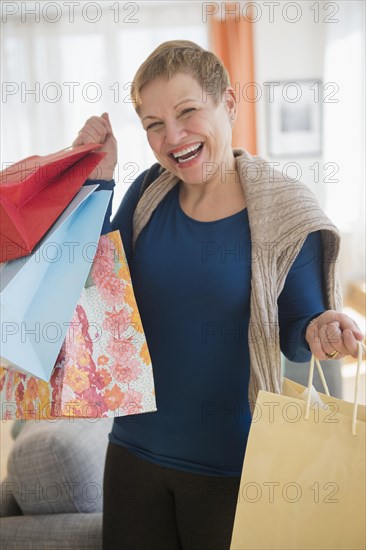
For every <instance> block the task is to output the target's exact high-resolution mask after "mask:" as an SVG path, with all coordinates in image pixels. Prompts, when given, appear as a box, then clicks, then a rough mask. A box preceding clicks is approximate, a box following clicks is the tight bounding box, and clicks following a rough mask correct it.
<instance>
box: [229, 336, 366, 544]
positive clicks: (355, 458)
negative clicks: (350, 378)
mask: <svg viewBox="0 0 366 550" xmlns="http://www.w3.org/2000/svg"><path fill="white" fill-rule="evenodd" d="M363 348H364V346H363V345H362V344H359V353H358V367H357V376H356V390H355V402H354V403H347V402H345V401H342V400H341V399H336V398H334V397H331V396H329V392H328V391H327V386H326V383H325V380H324V376H323V375H322V372H321V366H320V364H319V362H318V361H317V360H316V359H315V362H316V364H317V367H318V369H319V373H320V375H321V377H322V379H323V384H324V387H325V391H326V392H327V394H322V393H319V394H317V392H315V390H314V388H313V387H312V379H313V371H314V357H312V360H311V364H310V374H309V384H308V388H306V387H304V386H301V385H300V384H297V383H295V382H292V381H291V380H288V379H285V380H284V383H283V393H282V395H278V394H273V393H270V392H265V391H260V392H259V394H258V399H257V402H256V407H255V410H254V413H253V420H252V425H251V429H250V433H249V439H248V444H247V449H246V454H245V460H244V465H243V472H242V477H241V483H240V490H239V494H238V504H237V509H236V515H235V522H234V529H233V536H232V541H231V550H249V549H250V550H257V549H263V550H269V549H270V550H275V549H281V550H285V549H291V550H294V549H304V550H305V549H306V550H311V549H317V550H318V549H319V550H320V549H331V550H336V549H341V548H342V549H347V550H350V549H352V550H356V549H365V548H366V508H365V495H366V491H365V489H366V487H365V409H366V408H365V406H358V405H357V386H358V381H359V377H360V366H361V360H362V349H363ZM314 392H315V398H313V397H314Z"/></svg>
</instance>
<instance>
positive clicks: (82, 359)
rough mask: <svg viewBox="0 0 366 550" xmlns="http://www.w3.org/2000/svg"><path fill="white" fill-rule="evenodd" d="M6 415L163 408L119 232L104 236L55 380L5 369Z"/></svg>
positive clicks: (1, 388)
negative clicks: (158, 400)
mask: <svg viewBox="0 0 366 550" xmlns="http://www.w3.org/2000/svg"><path fill="white" fill-rule="evenodd" d="M0 395H1V399H2V420H11V419H15V418H18V419H23V420H26V419H36V420H42V419H50V418H57V417H79V418H102V417H114V416H125V415H130V414H139V413H144V412H152V411H156V403H155V392H154V379H153V371H152V366H151V359H150V355H149V351H148V347H147V343H146V339H145V336H144V332H143V328H142V323H141V318H140V315H139V312H138V308H137V304H136V301H135V297H134V293H133V289H132V284H131V278H130V273H129V269H128V264H127V260H126V257H125V254H124V251H123V246H122V241H121V237H120V234H119V232H118V231H113V232H111V233H109V234H108V235H104V236H102V237H101V238H100V240H99V244H98V249H97V253H96V255H95V258H94V262H93V265H92V268H91V270H90V273H89V276H88V279H87V281H86V283H85V285H84V288H83V290H82V293H81V296H80V298H79V301H78V304H77V307H76V310H75V314H74V316H73V319H72V321H71V323H70V327H69V330H68V332H67V335H66V339H65V342H64V344H63V346H62V348H61V351H60V354H59V357H58V359H57V362H56V365H55V368H54V369H53V372H52V376H51V380H50V382H44V381H42V380H38V379H36V378H34V377H31V376H26V375H25V374H22V373H17V372H14V371H13V372H12V371H9V370H7V369H5V368H3V369H0Z"/></svg>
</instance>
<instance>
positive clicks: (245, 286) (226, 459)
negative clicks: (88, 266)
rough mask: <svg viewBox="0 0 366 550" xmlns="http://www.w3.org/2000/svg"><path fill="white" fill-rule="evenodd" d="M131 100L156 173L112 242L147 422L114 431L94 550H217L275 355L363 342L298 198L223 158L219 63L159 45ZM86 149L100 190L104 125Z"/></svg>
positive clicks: (235, 155) (310, 202)
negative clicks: (130, 316)
mask: <svg viewBox="0 0 366 550" xmlns="http://www.w3.org/2000/svg"><path fill="white" fill-rule="evenodd" d="M132 101H133V105H134V107H135V110H136V113H137V115H138V116H139V118H140V121H141V124H142V126H143V129H144V131H145V132H146V135H147V140H148V143H149V145H150V147H151V149H152V151H153V152H154V155H155V157H156V159H157V161H158V163H159V166H157V165H154V167H153V169H152V170H149V171H145V172H143V173H142V174H141V175H140V176H139V177H138V178H137V179H136V180H135V182H134V183H133V184H132V185H131V187H130V188H129V189H128V191H127V193H126V195H125V197H124V199H123V201H122V204H121V205H120V207H119V210H118V213H117V215H116V217H115V218H114V220H113V222H112V228H113V229H119V230H120V232H121V235H122V239H123V243H124V247H125V251H126V255H127V259H128V262H129V266H130V271H131V278H132V283H133V288H134V292H135V296H136V300H137V304H138V307H139V311H140V315H141V319H142V323H143V327H144V331H145V335H146V338H147V343H148V347H149V351H150V355H151V359H152V364H153V369H154V379H155V390H156V402H157V409H158V410H157V412H153V413H147V414H140V415H132V416H128V417H120V418H116V419H115V420H114V424H113V429H112V431H111V434H110V438H109V439H110V441H109V447H108V452H107V458H106V466H105V479H104V523H103V544H104V550H134V549H136V550H155V549H156V550H175V549H181V550H182V549H183V550H206V549H210V550H227V549H228V548H229V547H230V539H231V532H232V528H233V521H234V513H235V506H236V500H237V494H238V489H239V483H240V475H241V469H242V464H243V458H244V453H245V447H246V441H247V437H248V432H249V428H250V421H251V413H252V412H253V406H254V403H255V399H256V395H257V392H258V390H259V389H265V390H268V391H272V392H280V391H281V368H280V351H282V352H283V353H284V354H285V355H286V356H287V357H288V358H289V359H290V360H292V361H300V362H302V361H308V360H309V359H310V355H311V352H313V353H314V354H315V355H316V356H317V357H318V358H319V359H322V360H323V359H326V358H335V357H337V358H342V357H344V356H345V355H347V354H350V355H353V356H355V355H356V353H357V340H360V339H362V334H361V332H360V330H359V329H358V327H357V326H356V324H355V323H354V321H353V320H352V319H350V318H349V317H347V316H346V315H344V314H342V313H340V307H341V303H340V293H339V285H338V282H337V276H336V271H335V270H336V265H337V255H338V250H339V233H338V231H337V229H336V228H335V227H334V225H333V224H332V222H331V221H330V220H329V219H328V218H327V217H326V216H325V214H324V213H323V212H322V210H321V209H320V207H319V205H318V203H317V201H316V200H315V198H314V197H313V195H312V194H311V192H310V191H309V189H307V187H305V186H304V185H302V184H301V183H299V182H289V181H288V179H286V181H285V180H284V179H283V178H282V177H281V174H280V173H276V172H275V173H274V174H273V173H270V171H269V165H268V164H267V163H266V161H265V160H263V159H261V158H260V157H252V156H251V155H249V154H248V153H247V152H246V151H245V150H243V149H232V146H231V141H232V127H233V125H234V123H235V119H236V107H237V105H236V101H235V96H234V92H233V89H232V88H231V86H230V82H229V78H228V74H227V71H226V69H225V67H224V66H223V65H222V63H221V62H220V60H219V59H218V58H217V57H216V56H215V55H214V54H213V53H211V52H208V51H206V50H204V49H202V48H201V47H200V46H198V45H196V44H194V43H192V42H188V41H173V42H165V43H163V44H161V45H160V46H159V47H158V48H157V49H156V50H155V51H154V52H152V54H151V55H150V56H149V57H148V58H147V59H146V61H145V62H144V63H143V64H142V65H141V67H140V68H139V69H138V71H137V73H136V75H135V78H134V81H133V86H132ZM92 141H94V142H99V143H102V144H103V148H102V150H104V151H105V152H106V153H107V155H106V157H105V159H104V161H103V164H102V165H100V167H99V169H98V174H94V177H95V178H98V179H101V180H106V181H105V183H104V185H105V186H108V185H109V186H110V187H111V188H112V187H113V185H114V183H113V179H112V178H113V167H114V166H115V164H116V162H117V156H116V140H115V137H114V135H113V132H112V128H111V123H110V121H109V118H108V115H107V114H103V115H102V116H101V117H92V118H91V119H89V120H88V121H87V122H86V124H85V125H84V127H83V128H82V129H81V130H80V132H79V134H78V137H77V139H76V140H75V142H74V143H75V145H78V144H81V143H88V142H92ZM154 178H155V179H154ZM147 179H149V180H151V179H154V181H153V183H152V185H150V186H149V187H147V189H146V190H145V191H144V193H143V194H142V186H144V187H145V186H146V181H147ZM108 181H109V182H110V183H108ZM330 334H331V335H332V337H331V338H329V335H330ZM268 452H269V453H270V449H268Z"/></svg>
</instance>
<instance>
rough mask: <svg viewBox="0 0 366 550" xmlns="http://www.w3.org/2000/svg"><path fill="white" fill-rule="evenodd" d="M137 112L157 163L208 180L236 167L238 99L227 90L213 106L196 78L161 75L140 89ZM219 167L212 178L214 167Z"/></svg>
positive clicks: (190, 179) (184, 176)
mask: <svg viewBox="0 0 366 550" xmlns="http://www.w3.org/2000/svg"><path fill="white" fill-rule="evenodd" d="M141 101H142V104H141V107H140V112H139V116H140V119H141V122H142V124H143V127H144V129H145V130H146V132H147V139H148V142H149V144H150V147H151V149H152V150H153V152H154V154H155V157H156V159H157V160H158V162H159V163H160V164H161V165H162V166H163V167H164V168H166V169H167V170H169V171H170V172H172V173H173V174H175V175H176V176H178V177H179V179H181V180H183V181H184V182H186V183H191V184H200V183H201V184H202V183H208V182H209V181H211V180H212V179H213V177H215V178H217V177H219V176H220V173H221V171H222V170H225V168H226V169H227V170H232V169H233V158H234V157H233V153H232V149H231V137H232V128H231V124H232V120H233V118H232V117H233V116H234V118H235V110H236V104H235V97H234V94H233V92H232V90H230V89H229V91H228V92H226V93H225V94H224V95H223V98H222V100H221V101H219V103H218V104H215V103H214V101H213V99H212V96H211V95H210V94H207V93H206V92H205V91H204V90H203V89H202V87H201V85H200V84H199V83H198V82H197V80H196V79H195V78H193V77H192V76H191V75H189V74H186V73H178V74H176V75H175V76H173V77H172V78H171V79H170V80H166V79H165V78H160V77H159V78H157V79H155V80H153V81H152V82H149V83H148V84H146V85H145V86H144V87H143V89H142V91H141ZM216 167H217V168H219V170H216V173H215V175H214V176H212V173H213V171H214V170H213V168H216Z"/></svg>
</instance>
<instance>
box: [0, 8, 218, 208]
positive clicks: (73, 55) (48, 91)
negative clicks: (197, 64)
mask: <svg viewBox="0 0 366 550" xmlns="http://www.w3.org/2000/svg"><path fill="white" fill-rule="evenodd" d="M8 4H9V5H10V4H12V5H14V6H16V7H17V8H18V10H17V12H16V13H14V14H10V13H9V14H8V15H6V17H3V22H2V48H1V57H2V59H1V62H2V81H3V85H2V124H1V142H2V166H3V167H4V166H6V164H7V163H12V162H15V161H16V160H20V159H21V158H24V157H26V156H29V155H34V154H47V153H51V152H53V151H57V150H58V149H62V148H64V147H68V146H69V145H70V144H71V143H72V141H73V140H74V138H75V137H76V134H77V132H78V130H79V129H80V127H81V126H82V125H83V123H84V121H85V120H86V119H87V118H88V117H89V116H92V115H94V114H101V113H102V112H104V111H107V112H109V114H110V118H111V121H112V125H113V128H114V132H115V135H116V136H117V138H118V144H119V164H118V167H117V171H116V179H117V180H118V182H119V184H118V186H117V190H116V197H115V200H114V209H116V208H117V207H118V204H119V201H120V199H121V198H122V196H123V194H124V193H125V191H126V189H127V188H128V186H129V185H130V184H131V183H132V181H133V179H134V177H136V176H137V174H138V173H139V172H141V171H142V170H144V169H145V168H147V167H148V166H149V165H150V164H152V163H153V162H154V160H155V159H154V157H153V155H152V153H151V152H150V150H149V148H148V145H147V141H146V136H145V132H144V131H143V130H142V127H141V125H140V123H139V120H138V117H137V116H136V114H135V112H134V109H133V107H132V105H131V103H130V102H129V97H128V95H129V83H130V82H131V80H132V78H133V75H134V73H135V71H136V69H137V68H138V66H139V65H140V63H141V62H142V61H143V60H144V59H145V58H146V56H147V55H148V54H149V53H150V52H151V51H152V50H153V49H154V47H156V46H157V45H158V44H159V43H161V42H163V41H164V40H172V39H188V40H194V41H195V42H197V43H199V44H201V45H202V46H203V47H207V46H208V39H207V24H206V25H205V24H203V22H202V7H201V3H198V2H192V3H190V2H138V3H135V2H129V3H126V2H99V3H97V2H86V3H85V2H74V3H70V2H69V3H67V2H58V3H57V2H49V3H42V2H11V3H8ZM68 4H79V6H78V7H77V6H76V8H75V9H74V10H73V13H72V16H71V8H70V7H68ZM93 4H94V8H93ZM46 5H47V6H48V7H47V10H46V8H45V6H46ZM84 8H87V9H84ZM9 11H10V10H9ZM13 11H14V10H13ZM58 18H59V19H58ZM93 20H95V21H94V22H93ZM52 21H54V22H52Z"/></svg>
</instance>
